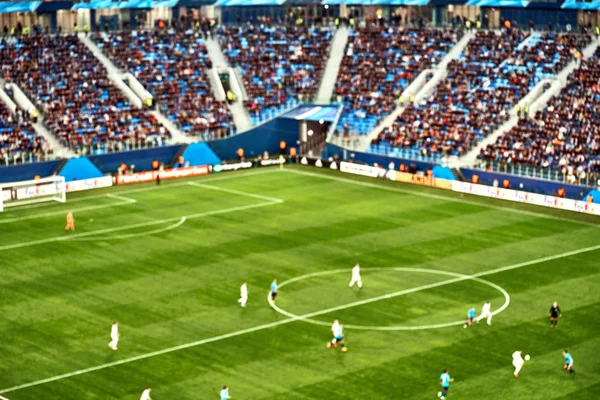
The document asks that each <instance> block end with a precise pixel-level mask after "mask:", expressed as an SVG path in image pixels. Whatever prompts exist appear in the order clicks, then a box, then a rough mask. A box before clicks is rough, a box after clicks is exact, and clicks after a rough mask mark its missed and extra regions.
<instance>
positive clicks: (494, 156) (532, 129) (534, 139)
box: [479, 51, 600, 180]
mask: <svg viewBox="0 0 600 400" xmlns="http://www.w3.org/2000/svg"><path fill="white" fill-rule="evenodd" d="M599 80H600V51H596V53H595V54H594V56H593V57H592V58H590V59H588V60H585V61H582V62H581V65H580V66H579V68H577V69H576V70H575V71H574V72H573V73H572V74H571V75H570V76H569V79H568V82H567V86H566V87H565V88H564V89H563V90H562V91H561V92H560V93H559V94H558V95H556V96H554V97H553V98H552V99H551V100H550V101H549V102H548V104H547V105H546V107H545V108H544V109H543V110H540V111H538V112H536V114H535V115H534V116H532V117H531V118H528V116H527V115H523V116H522V118H521V119H520V120H519V124H518V125H517V126H516V127H514V128H513V129H511V130H510V131H509V132H506V133H504V134H502V135H501V136H500V137H499V138H498V139H497V141H496V142H495V143H494V144H491V145H488V146H487V147H486V148H485V149H481V152H480V155H479V158H480V159H483V160H489V161H496V162H501V163H505V164H520V165H523V166H529V167H535V168H544V169H558V170H560V171H561V172H562V173H563V174H566V175H567V176H569V177H571V178H570V179H573V180H578V179H583V178H585V176H586V175H587V174H590V173H593V174H598V173H600V117H599V115H600V89H599V86H598V82H599Z"/></svg>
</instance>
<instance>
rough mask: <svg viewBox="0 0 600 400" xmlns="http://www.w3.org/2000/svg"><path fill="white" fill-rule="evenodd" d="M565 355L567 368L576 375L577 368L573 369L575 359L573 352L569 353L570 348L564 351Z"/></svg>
mask: <svg viewBox="0 0 600 400" xmlns="http://www.w3.org/2000/svg"><path fill="white" fill-rule="evenodd" d="M563 357H565V369H566V370H567V371H569V373H571V374H573V375H575V370H574V369H573V364H574V363H575V361H574V360H573V357H572V356H571V354H569V350H567V349H565V350H564V351H563Z"/></svg>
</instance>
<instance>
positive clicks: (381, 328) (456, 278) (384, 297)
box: [269, 267, 510, 331]
mask: <svg viewBox="0 0 600 400" xmlns="http://www.w3.org/2000/svg"><path fill="white" fill-rule="evenodd" d="M362 271H399V272H419V273H429V274H438V275H446V276H453V277H454V279H447V280H445V281H441V282H435V283H431V284H427V285H423V286H418V287H414V288H410V289H404V290H400V291H397V292H394V293H389V294H385V295H381V296H377V297H372V298H370V299H365V300H359V301H355V302H352V303H348V304H344V305H341V306H336V307H331V308H328V309H325V310H320V311H315V312H313V313H309V314H305V315H302V316H300V315H297V314H293V313H291V312H289V311H286V310H284V309H282V308H280V307H278V306H277V305H275V304H274V303H273V302H271V301H269V304H270V306H271V307H272V308H273V309H274V310H275V311H277V312H278V313H280V314H283V315H285V316H286V317H290V318H295V319H297V320H302V321H304V322H308V323H311V324H315V325H323V326H331V323H329V322H324V321H319V320H315V319H311V317H314V316H318V315H323V314H328V313H331V312H334V311H339V310H345V309H348V308H352V307H357V306H361V305H364V304H369V303H373V302H376V301H379V300H387V299H391V298H394V297H398V296H404V295H405V294H410V293H415V292H419V291H421V290H426V289H431V288H435V287H439V286H445V285H449V284H451V283H455V282H460V281H465V280H473V281H475V282H479V283H481V284H484V285H487V286H490V287H492V288H494V289H496V290H498V291H499V292H500V293H502V295H503V296H504V304H503V305H502V306H501V307H500V308H498V309H497V310H495V311H494V312H493V313H492V315H496V314H500V313H501V312H502V311H504V310H506V308H508V306H509V304H510V295H509V294H508V292H507V291H506V290H504V288H502V287H501V286H499V285H496V284H495V283H492V282H489V281H487V280H485V279H480V278H474V277H473V276H471V275H465V274H459V273H456V272H450V271H443V270H435V269H425V268H402V267H397V268H362V269H361V272H362ZM343 272H344V273H348V274H350V273H351V270H349V269H336V270H329V271H319V272H314V273H311V274H306V275H302V276H298V277H296V278H292V279H289V280H287V281H285V282H282V283H281V284H280V285H279V287H280V288H281V287H283V286H285V285H288V284H290V283H292V282H296V281H299V280H302V279H306V278H312V277H316V276H323V275H332V274H339V273H343ZM464 323H465V320H464V319H463V320H460V321H454V322H447V323H443V324H434V325H415V326H366V325H349V324H344V327H345V328H348V329H356V330H370V331H418V330H425V329H439V328H447V327H450V326H458V325H463V324H464Z"/></svg>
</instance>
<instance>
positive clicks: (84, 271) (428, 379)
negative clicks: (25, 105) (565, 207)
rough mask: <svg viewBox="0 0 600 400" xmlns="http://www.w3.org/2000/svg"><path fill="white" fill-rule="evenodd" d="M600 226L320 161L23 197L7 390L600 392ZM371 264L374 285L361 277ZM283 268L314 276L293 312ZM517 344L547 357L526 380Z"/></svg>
mask: <svg viewBox="0 0 600 400" xmlns="http://www.w3.org/2000/svg"><path fill="white" fill-rule="evenodd" d="M190 183H194V184H190ZM68 210H73V213H74V216H75V221H76V228H77V231H76V232H74V233H66V232H65V231H64V225H65V214H66V212H67V211H68ZM182 217H186V218H185V219H183V218H182ZM598 224H600V221H599V219H598V218H596V217H592V216H585V215H576V214H575V213H567V212H558V211H552V210H549V209H544V208H537V207H533V206H526V205H515V204H509V203H505V202H500V201H494V200H490V199H478V198H474V197H469V196H464V197H462V196H460V195H457V194H454V193H450V192H445V191H439V190H435V189H430V188H424V187H416V186H407V185H401V184H397V183H394V182H389V181H384V180H373V179H369V178H362V177H357V176H350V175H347V174H342V173H340V172H337V171H328V170H319V169H311V168H308V167H306V168H303V167H290V168H288V169H285V170H283V171H280V170H279V169H256V170H252V171H246V172H236V173H229V174H225V173H224V174H220V175H216V174H215V175H211V176H206V177H202V178H196V179H193V180H179V181H168V182H167V181H165V182H163V184H162V185H161V186H160V187H157V186H155V185H154V184H141V185H132V186H124V187H115V188H110V189H104V190H96V191H91V192H85V193H77V194H73V195H69V196H68V201H67V203H66V204H59V203H56V204H45V205H43V206H37V207H29V208H28V207H24V208H15V209H7V210H6V212H4V213H2V214H0V337H1V338H2V339H1V340H0V360H1V362H0V395H1V396H0V398H7V399H10V400H29V399H44V400H47V399H61V400H64V399H74V400H84V399H103V400H109V399H132V400H137V399H139V396H140V395H141V393H142V391H143V389H144V388H145V387H146V386H151V387H152V388H153V390H152V398H153V399H154V400H166V399H176V400H184V399H217V398H218V394H219V390H220V388H221V387H222V386H223V385H228V386H229V388H230V394H231V396H232V398H233V399H234V400H237V399H264V400H267V399H269V400H274V399H285V400H300V399H365V400H371V399H373V400H374V399H411V400H420V399H436V398H437V392H438V390H439V376H440V374H441V372H442V370H443V369H444V368H448V369H449V370H450V374H451V375H452V377H453V378H454V379H455V381H454V383H453V384H452V385H451V388H450V392H449V394H448V399H486V400H494V399H567V398H568V399H576V400H582V399H598V398H599V397H600V395H599V393H600V357H598V353H599V351H600V334H599V333H600V290H599V288H600V263H599V261H600V234H599V230H598ZM355 263H360V264H361V267H362V268H363V273H362V275H363V282H364V287H363V289H362V290H359V289H357V288H353V289H349V288H348V282H349V280H350V278H351V268H352V267H353V266H354V264H355ZM340 269H342V270H345V271H341V272H340V271H337V270H340ZM465 275H468V276H472V275H475V276H477V277H478V278H479V280H472V279H468V277H466V278H465ZM302 277H304V278H302ZM275 278H276V279H278V281H279V282H280V283H282V282H285V281H288V280H290V279H294V278H300V279H297V280H294V281H292V282H290V283H289V284H285V285H284V286H283V287H282V288H281V290H280V295H279V298H278V299H277V307H279V308H281V310H283V312H284V313H286V314H287V315H284V314H282V313H280V312H278V311H276V310H275V309H273V308H272V307H271V306H270V305H269V304H268V302H267V292H268V289H269V285H270V282H271V281H272V280H273V279H275ZM244 281H247V282H248V287H249V292H250V299H249V302H248V306H247V307H246V308H245V309H243V308H241V307H240V305H239V304H238V303H237V299H238V297H239V287H240V285H241V284H242V283H243V282H244ZM505 293H506V294H508V296H510V304H508V307H507V308H506V309H505V310H503V311H502V312H501V313H499V314H498V315H496V316H494V320H493V324H492V326H491V327H488V326H487V325H486V324H485V323H480V324H478V325H474V326H472V327H470V328H468V329H463V327H462V325H461V321H463V320H464V319H465V317H466V311H467V309H468V308H469V306H471V305H473V306H475V307H476V308H477V310H478V311H479V310H480V309H481V306H482V304H483V303H484V302H485V301H486V300H490V301H491V302H492V310H497V309H499V308H500V307H501V306H502V305H503V304H504V303H505V302H506V298H505ZM386 295H389V296H386ZM554 300H557V301H558V302H559V304H560V305H561V307H562V310H563V317H562V318H561V320H560V322H559V324H558V327H557V328H555V329H550V327H549V321H548V309H549V307H550V305H551V303H552V301H554ZM290 315H297V316H300V317H307V318H308V317H309V318H310V320H311V321H310V322H309V321H305V320H299V319H298V318H294V317H290ZM336 318H337V319H339V320H340V321H341V322H342V324H346V325H348V326H353V329H350V328H348V327H347V328H346V329H345V336H346V343H347V346H348V349H349V351H348V352H347V353H345V354H344V353H342V352H341V351H340V350H339V349H326V347H325V345H326V343H327V342H328V341H329V340H331V337H332V334H331V331H330V329H329V325H330V324H331V322H332V321H333V320H334V319H336ZM114 320H118V321H119V322H120V332H121V340H120V342H119V350H118V351H116V352H114V351H112V350H110V349H109V348H108V342H109V341H110V327H111V324H112V322H113V321H114ZM452 323H456V324H457V325H453V326H449V327H441V328H440V327H436V325H440V324H449V325H451V324H452ZM360 327H363V328H364V327H367V328H368V327H370V328H368V329H360ZM422 328H425V329H422ZM564 348H568V349H569V350H570V352H571V354H572V355H573V357H574V359H575V367H576V370H577V374H576V375H575V376H570V375H569V374H567V373H565V371H563V359H562V354H561V352H562V350H563V349H564ZM517 349H522V350H523V351H524V354H530V355H531V361H529V362H527V363H526V364H525V366H524V368H523V370H522V372H521V376H520V377H519V378H518V379H515V378H514V377H513V376H512V372H513V368H512V366H511V361H512V359H511V354H512V353H513V352H514V351H515V350H517Z"/></svg>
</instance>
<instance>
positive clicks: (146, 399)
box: [140, 387, 152, 400]
mask: <svg viewBox="0 0 600 400" xmlns="http://www.w3.org/2000/svg"><path fill="white" fill-rule="evenodd" d="M151 390H152V389H150V388H149V387H148V388H146V389H145V390H144V392H143V393H142V397H140V400H152V398H151V397H150V391H151Z"/></svg>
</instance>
